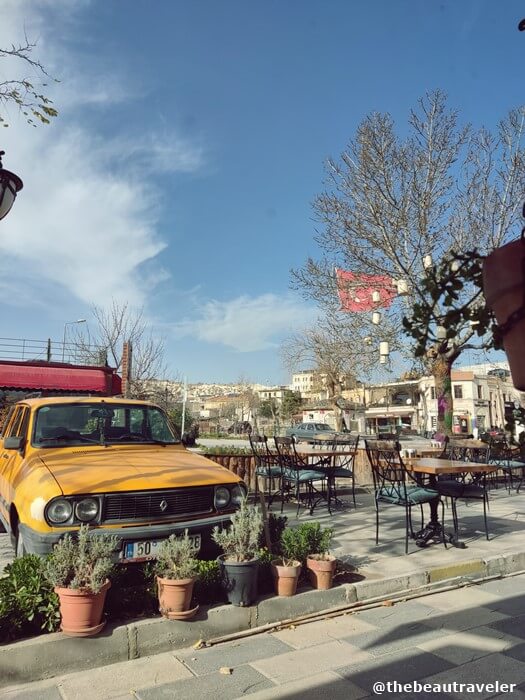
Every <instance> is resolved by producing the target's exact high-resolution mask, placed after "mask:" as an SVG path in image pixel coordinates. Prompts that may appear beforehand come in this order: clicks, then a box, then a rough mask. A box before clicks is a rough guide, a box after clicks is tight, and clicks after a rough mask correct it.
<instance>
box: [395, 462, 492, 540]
mask: <svg viewBox="0 0 525 700" xmlns="http://www.w3.org/2000/svg"><path fill="white" fill-rule="evenodd" d="M407 469H408V470H409V471H411V472H413V473H415V474H428V476H429V483H428V486H429V488H431V489H433V488H435V487H436V482H437V478H438V476H440V475H441V474H465V473H474V474H479V473H480V472H486V473H488V472H493V471H495V470H496V469H497V467H496V466H495V465H494V464H485V463H482V462H461V461H459V460H454V459H439V458H435V457H434V458H433V457H426V458H422V459H419V458H415V459H411V460H407ZM429 505H430V522H429V523H428V524H427V525H426V526H425V527H424V528H423V529H422V530H420V531H419V532H417V533H416V544H417V545H418V546H420V547H424V546H425V545H427V544H428V543H429V541H430V540H434V541H438V542H443V538H446V541H447V542H448V543H450V544H453V545H454V546H455V547H464V546H465V545H464V544H463V543H461V542H458V541H457V540H455V539H454V537H453V536H452V535H450V534H448V533H446V532H445V529H444V527H443V525H442V524H441V523H440V522H439V517H438V502H437V501H434V502H430V503H429Z"/></svg>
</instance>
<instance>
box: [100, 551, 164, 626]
mask: <svg viewBox="0 0 525 700" xmlns="http://www.w3.org/2000/svg"><path fill="white" fill-rule="evenodd" d="M104 610H105V611H106V613H107V615H108V618H109V619H110V620H124V619H127V618H133V617H148V616H151V615H158V614H159V601H158V597H157V584H156V579H155V572H154V562H145V563H142V562H141V563H136V564H121V565H119V566H116V567H115V569H114V571H113V573H112V574H111V588H110V589H109V591H108V593H107V597H106V605H105V607H104Z"/></svg>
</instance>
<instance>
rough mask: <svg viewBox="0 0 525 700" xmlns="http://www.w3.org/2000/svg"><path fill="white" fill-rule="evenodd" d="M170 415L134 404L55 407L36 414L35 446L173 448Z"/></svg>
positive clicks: (40, 410) (65, 405)
mask: <svg viewBox="0 0 525 700" xmlns="http://www.w3.org/2000/svg"><path fill="white" fill-rule="evenodd" d="M176 442H179V440H178V439H177V438H176V437H175V435H174V433H173V431H172V429H171V427H170V425H169V423H168V420H167V418H166V415H165V414H164V413H163V412H162V411H161V410H160V409H159V408H156V407H154V406H146V405H132V404H93V403H78V404H55V405H50V406H42V408H40V409H38V411H37V414H36V420H35V426H34V431H33V445H35V446H38V447H48V446H52V447H62V446H63V447H65V446H70V445H80V444H82V445H89V444H102V445H107V444H123V443H144V444H152V443H153V444H155V443H158V444H173V443H176Z"/></svg>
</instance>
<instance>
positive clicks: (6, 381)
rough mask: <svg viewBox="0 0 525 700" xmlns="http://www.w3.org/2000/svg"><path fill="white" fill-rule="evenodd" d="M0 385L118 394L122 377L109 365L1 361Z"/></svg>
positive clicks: (37, 389) (41, 389)
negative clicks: (78, 365) (86, 365)
mask: <svg viewBox="0 0 525 700" xmlns="http://www.w3.org/2000/svg"><path fill="white" fill-rule="evenodd" d="M0 388H3V389H30V390H32V391H68V392H75V393H86V394H93V393H98V394H105V395H111V394H119V393H120V391H121V380H120V377H119V376H118V375H116V374H115V373H114V370H112V369H111V368H110V367H108V368H104V367H68V366H67V365H59V366H56V365H52V364H49V363H46V364H42V365H34V364H22V363H21V364H17V363H7V362H6V363H0Z"/></svg>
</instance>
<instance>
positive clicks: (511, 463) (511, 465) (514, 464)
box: [500, 459, 525, 469]
mask: <svg viewBox="0 0 525 700" xmlns="http://www.w3.org/2000/svg"><path fill="white" fill-rule="evenodd" d="M520 467H522V468H523V467H525V462H518V461H517V460H515V459H510V460H509V461H508V462H507V463H506V464H503V465H502V466H501V467H500V468H501V469H519V468H520Z"/></svg>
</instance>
